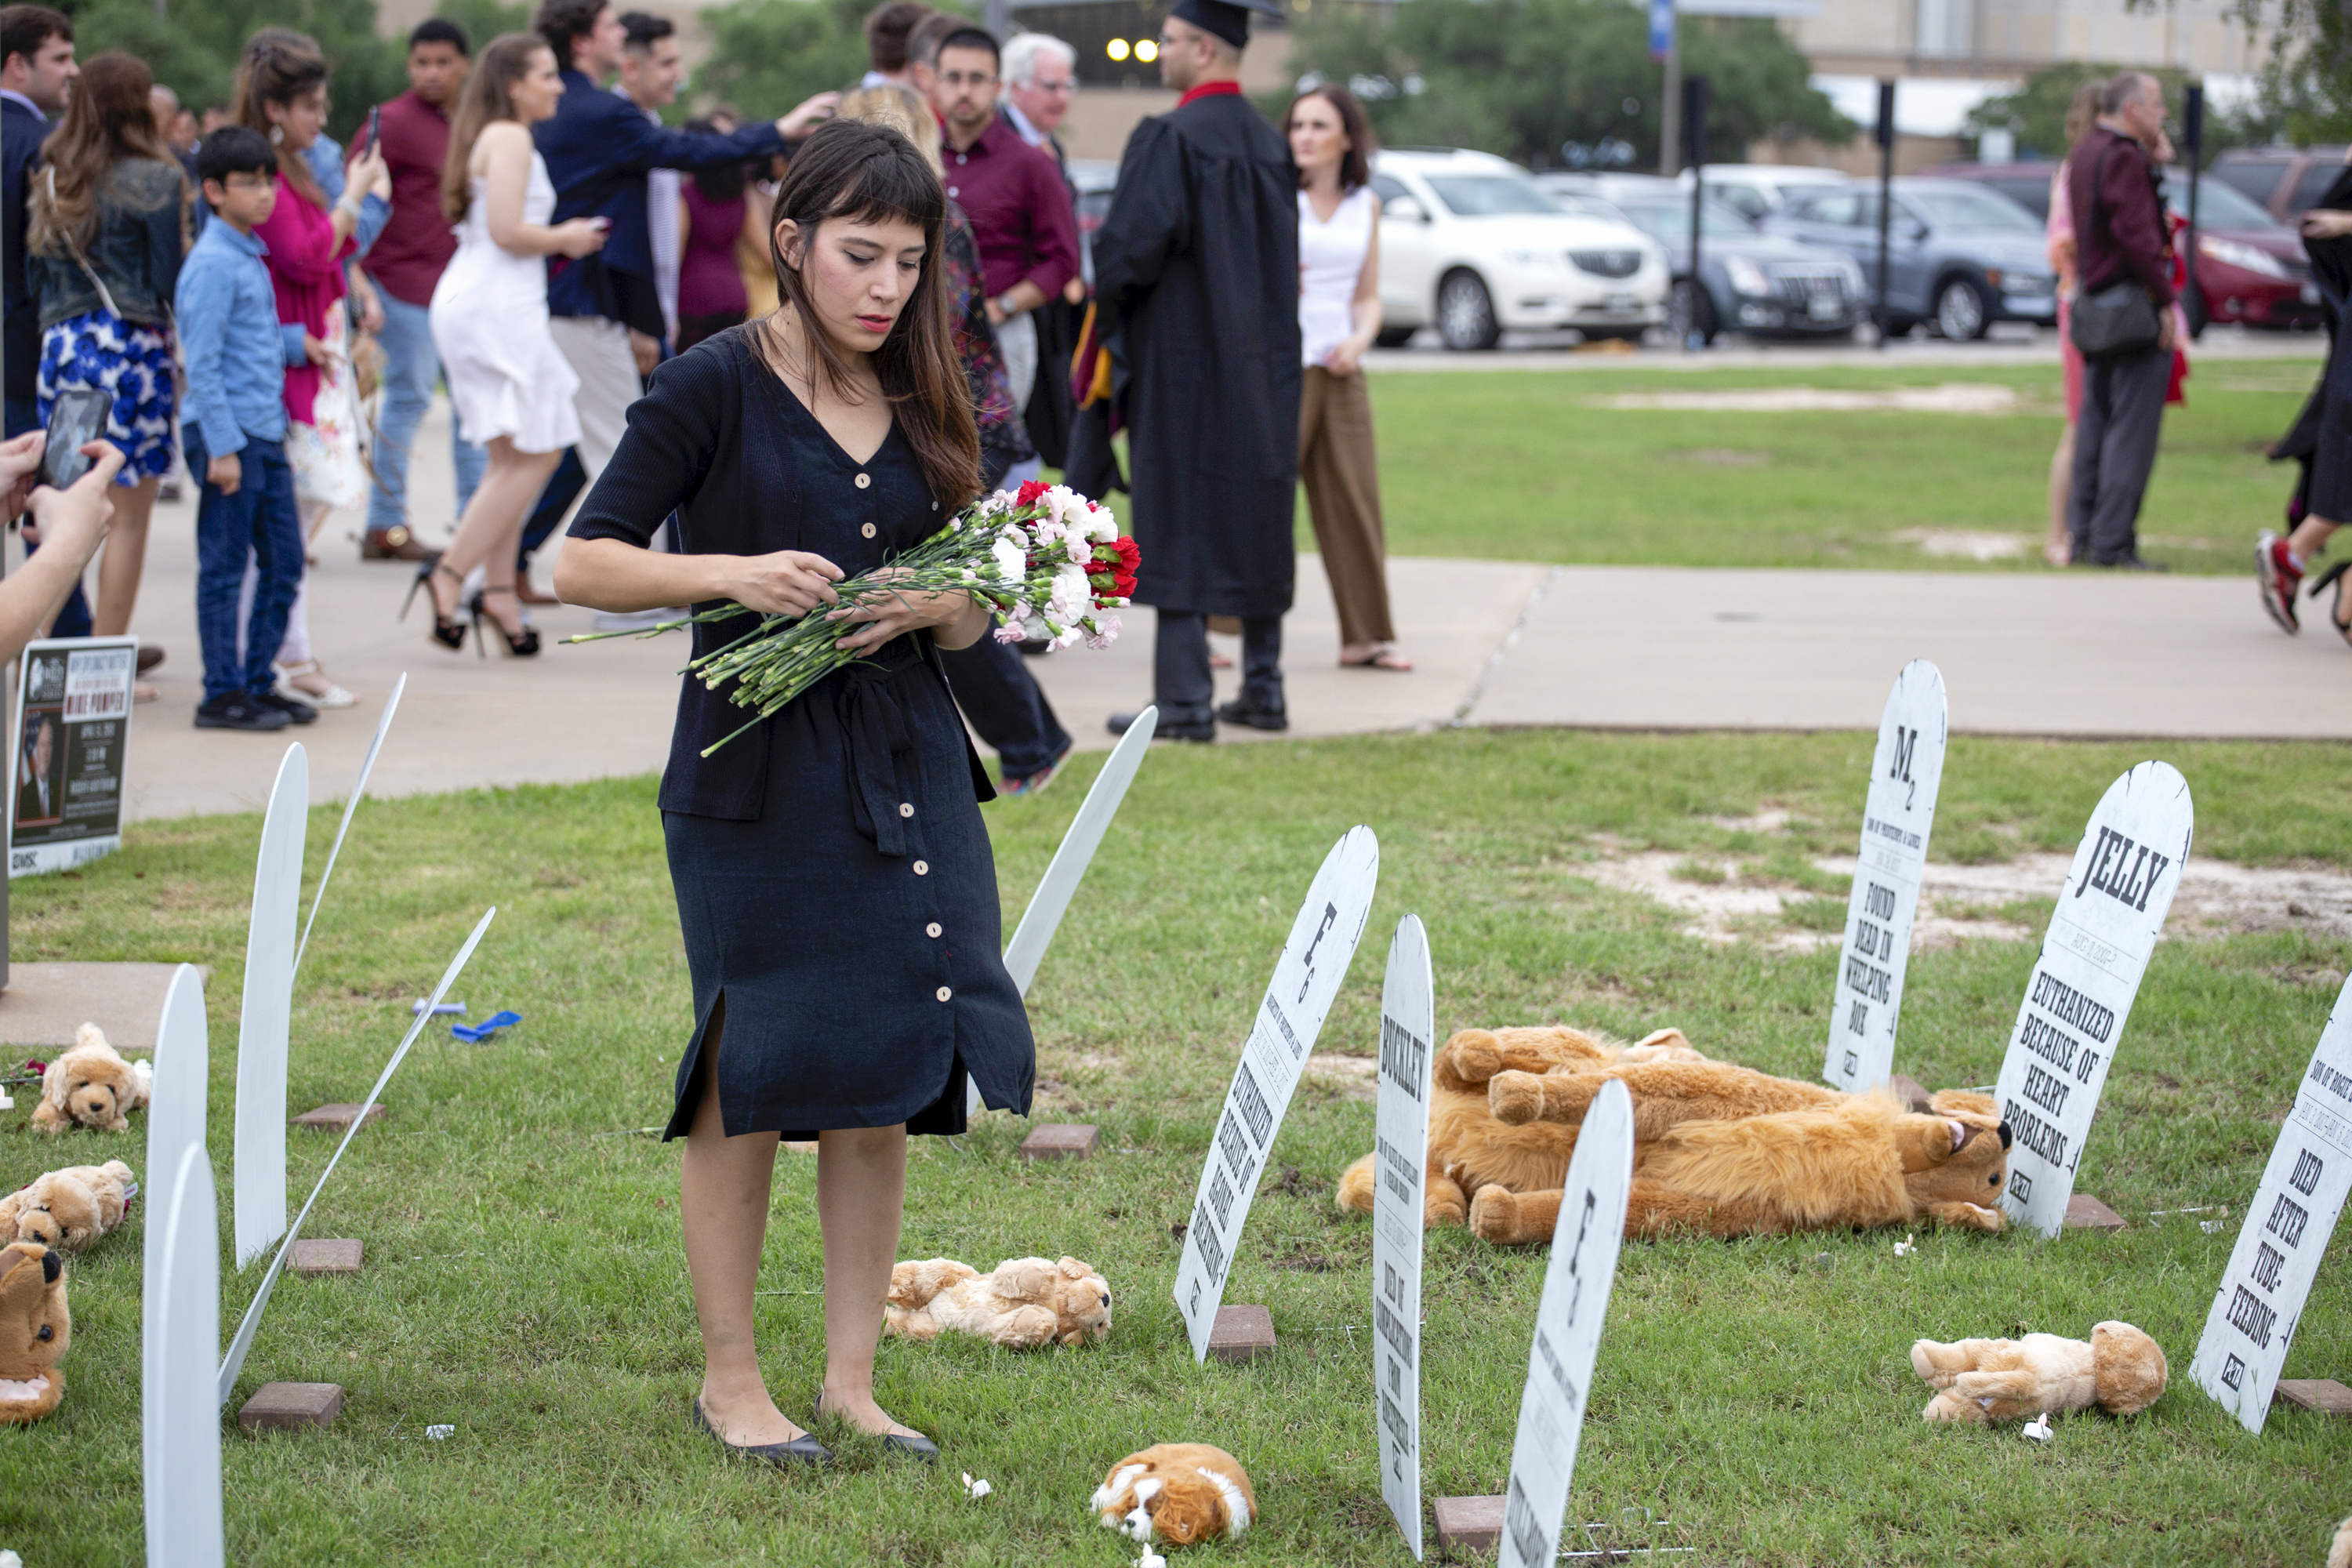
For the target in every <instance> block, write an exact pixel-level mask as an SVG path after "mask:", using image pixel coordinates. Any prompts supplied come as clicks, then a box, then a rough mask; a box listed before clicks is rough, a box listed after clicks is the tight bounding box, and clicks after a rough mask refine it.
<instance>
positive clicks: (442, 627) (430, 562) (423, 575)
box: [395, 554, 479, 653]
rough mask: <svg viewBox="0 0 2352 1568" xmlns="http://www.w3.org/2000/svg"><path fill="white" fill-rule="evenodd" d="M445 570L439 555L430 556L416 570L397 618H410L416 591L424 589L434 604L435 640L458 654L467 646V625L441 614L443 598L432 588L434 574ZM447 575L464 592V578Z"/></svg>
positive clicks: (433, 633)
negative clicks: (409, 611) (409, 613)
mask: <svg viewBox="0 0 2352 1568" xmlns="http://www.w3.org/2000/svg"><path fill="white" fill-rule="evenodd" d="M445 570H446V568H444V567H443V566H442V564H441V557H440V556H439V555H438V554H435V555H432V556H429V557H427V558H426V559H425V561H424V562H423V563H420V564H419V565H418V566H417V568H416V575H415V576H414V577H412V578H410V579H409V580H408V595H407V596H406V597H405V598H404V599H402V600H401V601H400V614H399V616H397V617H395V618H396V619H399V620H406V619H407V618H408V606H409V605H413V604H415V602H416V591H417V590H418V589H420V588H422V589H424V590H425V597H426V598H427V599H429V600H431V601H432V604H433V631H432V637H433V640H434V641H435V642H437V643H439V644H440V645H441V646H442V647H446V648H447V649H448V650H449V651H450V652H451V653H456V652H457V650H458V649H459V648H462V647H465V646H466V627H465V624H464V623H463V622H461V621H457V620H453V619H451V618H450V617H449V616H445V615H443V614H442V613H441V596H440V595H438V594H436V593H435V592H434V591H433V588H432V582H433V574H435V573H436V572H442V571H445ZM447 575H448V577H449V580H450V581H451V582H453V583H455V584H457V587H458V589H459V591H460V592H462V591H464V589H465V586H466V580H465V579H464V578H463V577H460V576H458V575H457V574H456V573H455V572H449V573H448V574H447ZM477 619H479V617H477Z"/></svg>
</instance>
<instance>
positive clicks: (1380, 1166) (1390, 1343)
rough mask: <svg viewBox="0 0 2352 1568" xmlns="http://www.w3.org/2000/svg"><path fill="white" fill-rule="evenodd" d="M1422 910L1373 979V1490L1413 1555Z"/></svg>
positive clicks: (1425, 991)
mask: <svg viewBox="0 0 2352 1568" xmlns="http://www.w3.org/2000/svg"><path fill="white" fill-rule="evenodd" d="M1434 990H1435V988H1434V986H1433V983H1432V980H1431V976H1430V968H1429V934H1428V933H1427V932H1426V931H1423V930H1422V926H1421V917H1420V916H1418V915H1407V916H1405V917H1404V919H1403V920H1402V921H1398V922H1397V929H1396V936H1395V938H1394V940H1392V941H1391V942H1390V943H1389V967H1388V977H1387V979H1386V981H1385V983H1384V984H1382V985H1381V1076H1380V1105H1379V1111H1378V1121H1377V1128H1378V1132H1377V1136H1376V1137H1375V1139H1374V1142H1373V1152H1372V1328H1373V1331H1374V1335H1373V1346H1372V1381H1373V1385H1374V1387H1373V1398H1372V1405H1373V1408H1374V1409H1375V1410H1376V1411H1377V1412H1378V1413H1379V1414H1378V1416H1377V1420H1378V1424H1379V1437H1380V1464H1381V1500H1383V1501H1385V1502H1386V1503H1387V1504H1388V1505H1389V1512H1390V1513H1391V1514H1393V1515H1394V1516H1395V1517H1396V1521H1397V1528H1398V1529H1399V1530H1401V1531H1403V1532H1404V1539H1405V1543H1406V1544H1407V1545H1408V1546H1411V1547H1412V1554H1413V1556H1414V1558H1415V1559H1418V1558H1419V1557H1420V1556H1421V1243H1422V1218H1423V1208H1422V1199H1423V1187H1424V1186H1425V1184H1426V1181H1427V1161H1428V1157H1429V1053H1430V1044H1431V1041H1432V1039H1433V1037H1434V1036H1435V1034H1436V1029H1437V1024H1436V998H1435V994H1434Z"/></svg>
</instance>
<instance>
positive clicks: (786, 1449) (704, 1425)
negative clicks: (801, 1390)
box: [691, 1398, 833, 1469]
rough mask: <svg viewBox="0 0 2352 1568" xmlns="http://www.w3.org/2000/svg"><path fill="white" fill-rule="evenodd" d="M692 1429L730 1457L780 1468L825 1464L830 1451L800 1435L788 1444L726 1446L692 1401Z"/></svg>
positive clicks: (809, 1437)
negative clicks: (753, 1460)
mask: <svg viewBox="0 0 2352 1568" xmlns="http://www.w3.org/2000/svg"><path fill="white" fill-rule="evenodd" d="M693 1409H694V1419H693V1422H692V1423H691V1425H692V1426H693V1429H694V1430H695V1431H697V1432H700V1433H702V1434H704V1435H705V1436H708V1437H709V1438H710V1440H711V1441H712V1442H714V1443H717V1444H718V1445H719V1447H722V1448H724V1449H726V1450H727V1451H728V1452H729V1453H730V1454H740V1455H742V1456H743V1457H744V1458H747V1459H759V1460H761V1461H763V1462H764V1463H767V1464H771V1465H773V1466H775V1467H776V1468H778V1469H782V1468H784V1467H785V1466H787V1465H829V1464H831V1463H833V1450H832V1449H830V1448H828V1447H825V1446H824V1444H822V1443H820V1442H818V1441H817V1440H816V1439H815V1438H814V1437H812V1436H809V1435H808V1434H807V1433H805V1432H803V1433H802V1434H801V1435H800V1436H797V1437H795V1438H793V1440H792V1441H791V1442H789V1443H730V1442H729V1441H728V1440H727V1439H726V1438H724V1437H721V1436H719V1433H718V1430H717V1428H715V1427H713V1426H711V1425H710V1423H709V1421H708V1420H707V1419H705V1418H704V1416H703V1414H702V1401H701V1400H700V1399H699V1398H698V1399H696V1400H695V1402H694V1406H693Z"/></svg>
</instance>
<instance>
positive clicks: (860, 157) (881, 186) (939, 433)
mask: <svg viewBox="0 0 2352 1568" xmlns="http://www.w3.org/2000/svg"><path fill="white" fill-rule="evenodd" d="M947 206H948V197H947V192H946V190H945V189H943V188H942V187H941V186H940V177H939V176H938V175H937V174H933V173H931V169H930V165H929V164H928V163H924V162H923V156H922V154H921V153H918V152H917V151H915V144H914V143H913V142H909V141H908V140H907V138H906V137H904V136H902V135H900V134H899V133H898V132H896V131H893V130H891V129H890V128H889V127H887V126H885V125H874V124H868V123H866V122H863V121H855V120H828V121H825V122H824V124H823V125H820V126H818V127H817V128H816V131H815V132H814V134H812V135H811V136H810V137H809V139H808V140H807V141H806V142H803V143H801V147H800V151H799V152H797V153H793V162H792V167H791V168H790V169H789V170H787V171H786V172H785V174H784V183H783V185H782V188H781V189H779V190H778V191H777V192H776V205H775V218H774V225H773V226H772V227H771V228H770V229H769V231H768V251H769V260H770V261H771V262H772V264H773V265H774V267H775V269H776V291H777V293H778V295H779V296H780V297H781V298H782V300H783V304H784V306H785V307H787V308H789V309H791V310H793V311H794V312H795V313H796V314H797V315H798V316H799V317H800V319H801V326H802V331H801V337H802V340H803V342H806V343H807V344H808V351H809V353H810V355H811V356H812V357H813V358H814V361H815V365H814V368H813V370H812V372H811V374H813V375H822V376H823V377H824V382H825V385H826V386H827V388H828V389H830V390H831V391H832V392H833V394H834V395H835V396H837V397H841V398H844V399H849V398H854V397H855V396H856V392H855V391H854V390H853V389H852V387H851V385H850V380H849V363H848V361H847V360H846V359H845V357H844V356H843V354H842V352H841V351H840V350H839V349H838V348H836V347H835V346H834V342H833V340H832V339H831V338H830V337H829V336H827V335H826V333H825V331H824V328H823V327H822V326H821V325H819V324H818V322H817V321H816V319H815V313H814V311H813V310H811V309H810V306H809V295H808V285H807V283H806V281H805V280H804V279H803V278H802V276H801V272H800V268H796V267H794V266H793V265H792V264H791V263H790V262H789V261H788V260H787V259H786V258H785V256H784V246H783V240H782V225H783V224H784V223H785V221H786V220H788V219H789V220H790V221H792V222H793V223H795V224H797V225H799V234H800V252H801V256H802V258H803V263H805V261H806V258H807V257H808V254H809V250H810V248H811V247H814V245H815V244H816V237H817V227H818V226H819V225H821V224H824V223H825V222H826V221H828V220H831V219H847V220H850V221H854V222H861V221H862V222H868V223H873V222H883V221H887V220H888V219H892V218H898V219H902V220H904V221H905V222H908V223H911V224H913V225H914V226H916V227H917V228H919V229H921V230H922V231H923V247H924V249H923V268H922V272H921V275H920V276H919V278H918V279H916V282H915V291H914V293H913V295H912V296H911V297H910V298H909V299H908V300H907V303H906V305H905V307H904V308H903V309H902V310H899V312H898V321H897V322H896V323H895V324H894V325H893V326H892V327H891V329H890V333H889V335H888V336H887V337H886V338H884V339H883V340H882V346H881V347H880V348H878V349H876V350H875V351H874V354H873V360H874V371H875V374H876V376H877V378H878V379H879V380H880V381H881V383H882V395H884V396H885V397H887V398H888V399H889V400H890V405H891V411H892V412H893V413H894V414H895V415H896V416H897V417H898V428H899V429H900V430H901V431H903V432H905V434H906V437H907V443H908V446H911V447H914V448H915V461H916V462H917V463H918V464H919V465H920V467H921V468H922V470H923V479H924V481H925V482H926V483H927V484H929V486H930V489H931V494H932V496H933V497H934V498H936V499H937V500H938V501H939V503H940V506H941V507H942V508H943V509H944V510H946V511H948V512H949V513H950V514H952V513H954V512H956V511H958V510H961V509H962V507H963V505H964V503H965V502H967V501H969V500H971V498H972V497H974V496H976V495H978V494H979V493H980V430H979V427H978V426H977V425H976V424H974V422H973V419H972V411H971V389H970V386H969V384H967V383H966V381H965V379H964V373H963V362H962V361H961V359H959V358H958V357H957V356H956V352H955V343H954V342H953V340H952V339H951V338H950V336H949V335H948V313H947V297H946V292H945V290H944V289H942V288H941V287H940V269H941V267H942V258H941V255H940V236H941V235H942V234H943V233H944V232H945V229H946V226H947ZM774 321H775V318H774V317H770V318H769V320H768V321H766V322H764V323H762V324H761V329H760V331H759V333H758V338H757V341H758V342H759V343H760V344H761V354H762V357H764V358H766V359H767V360H768V361H769V363H770V364H771V365H772V367H773V368H775V369H777V370H778V371H779V372H781V371H782V369H783V368H784V366H783V364H782V354H781V353H780V352H779V350H780V347H781V345H780V344H779V343H778V342H777V339H776V333H775V330H774Z"/></svg>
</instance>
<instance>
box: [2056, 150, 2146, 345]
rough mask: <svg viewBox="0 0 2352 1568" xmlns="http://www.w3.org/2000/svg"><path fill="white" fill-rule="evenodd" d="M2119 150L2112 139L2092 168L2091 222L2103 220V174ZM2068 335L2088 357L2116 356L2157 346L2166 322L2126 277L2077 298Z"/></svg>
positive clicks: (2142, 291) (2137, 285)
mask: <svg viewBox="0 0 2352 1568" xmlns="http://www.w3.org/2000/svg"><path fill="white" fill-rule="evenodd" d="M2115 150H2116V144H2115V142H2108V143H2107V144H2106V145H2105V147H2102V148H2100V149H2099V158H2098V162H2097V163H2095V164H2093V165H2092V167H2091V222H2092V224H2093V225H2094V226H2095V225H2096V224H2097V223H2098V222H2099V219H2100V216H2101V213H2102V207H2103V201H2102V197H2101V186H2102V184H2103V183H2104V182H2103V181H2102V179H2101V176H2102V175H2104V174H2105V173H2106V164H2107V154H2108V153H2112V152H2114V151H2115ZM2067 332H2068V335H2070V336H2071V337H2073V339H2074V347H2075V349H2076V350H2077V351H2079V352H2080V353H2081V354H2082V356H2083V357H2084V359H2116V358H2120V357H2122V356H2123V355H2126V354H2137V353H2147V352H2148V351H2149V350H2150V349H2153V348H2154V347H2156V345H2157V343H2158V341H2159V340H2160V339H2161V338H2162V337H2163V336H2164V323H2163V321H2162V320H2161V319H2160V318H2159V316H2158V313H2157V309H2156V301H2155V300H2152V299H2150V298H2148V292H2147V289H2144V288H2142V287H2141V286H2140V285H2139V284H2138V283H2137V281H2135V280H2134V279H2130V278H2128V277H2126V278H2120V279H2116V281H2115V282H2113V283H2110V284H2108V285H2107V286H2106V287H2105V288H2104V289H2100V290H2098V291H2097V292H2096V293H2093V294H2084V295H2083V296H2082V297H2080V298H2079V299H2077V300H2075V301H2074V311H2073V313H2072V316H2071V317H2070V319H2069V321H2068V322H2067Z"/></svg>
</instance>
